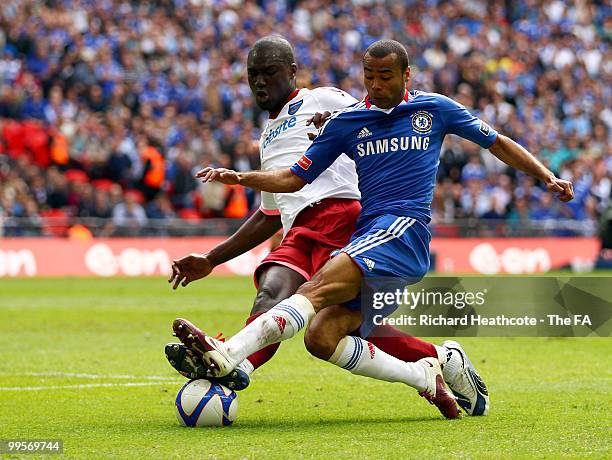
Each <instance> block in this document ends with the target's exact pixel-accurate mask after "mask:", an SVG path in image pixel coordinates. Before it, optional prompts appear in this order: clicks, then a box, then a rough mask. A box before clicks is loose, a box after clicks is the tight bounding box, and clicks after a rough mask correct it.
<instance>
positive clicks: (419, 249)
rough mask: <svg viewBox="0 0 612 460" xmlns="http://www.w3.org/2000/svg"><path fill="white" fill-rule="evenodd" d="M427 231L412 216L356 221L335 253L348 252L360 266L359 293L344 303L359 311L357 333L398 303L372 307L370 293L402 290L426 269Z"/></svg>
mask: <svg viewBox="0 0 612 460" xmlns="http://www.w3.org/2000/svg"><path fill="white" fill-rule="evenodd" d="M430 241H431V233H430V232H429V228H427V225H426V224H425V223H423V222H421V221H420V220H418V219H414V218H412V217H404V216H396V215H391V214H384V215H381V216H377V217H374V218H372V219H369V220H367V221H365V222H358V223H357V229H356V230H355V233H354V234H353V236H352V237H351V240H350V242H349V244H348V245H346V246H345V247H344V248H343V249H341V250H340V251H338V252H344V253H346V254H348V255H349V256H350V257H351V259H353V262H355V264H357V266H358V267H359V268H360V269H361V271H362V272H363V276H364V283H363V286H362V290H361V292H360V294H359V296H358V297H357V298H355V299H353V300H351V301H350V302H348V303H346V304H345V305H346V306H347V307H348V308H350V309H351V310H361V312H362V314H363V324H362V326H361V334H362V336H364V337H366V336H367V335H369V332H370V331H371V330H372V328H373V327H374V324H373V322H372V320H373V317H374V315H382V316H388V315H390V314H391V313H393V312H394V311H395V310H396V309H397V307H398V305H397V304H393V305H391V304H390V305H385V306H384V307H382V308H379V309H375V308H373V306H372V296H373V294H374V293H377V292H378V293H380V292H395V291H396V290H397V289H400V290H403V289H404V288H405V287H406V286H407V285H409V284H415V283H418V282H419V281H420V280H421V279H422V278H423V277H424V276H425V274H426V273H427V271H428V270H429V242H430Z"/></svg>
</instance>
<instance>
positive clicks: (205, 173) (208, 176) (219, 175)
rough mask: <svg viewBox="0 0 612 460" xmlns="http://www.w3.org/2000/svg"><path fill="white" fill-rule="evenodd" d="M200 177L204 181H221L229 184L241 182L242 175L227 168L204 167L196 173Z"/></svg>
mask: <svg viewBox="0 0 612 460" xmlns="http://www.w3.org/2000/svg"><path fill="white" fill-rule="evenodd" d="M196 177H197V178H198V179H202V182H220V183H222V184H227V185H236V184H239V183H240V177H239V176H238V173H237V172H236V171H233V170H231V169H226V168H211V167H207V168H204V169H202V170H200V171H198V172H197V173H196Z"/></svg>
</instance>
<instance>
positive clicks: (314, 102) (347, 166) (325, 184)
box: [259, 87, 361, 233]
mask: <svg viewBox="0 0 612 460" xmlns="http://www.w3.org/2000/svg"><path fill="white" fill-rule="evenodd" d="M356 102H357V100H356V99H355V98H354V97H352V96H351V95H349V94H348V93H345V92H344V91H342V90H339V89H337V88H330V87H326V88H316V89H313V90H309V89H305V88H302V89H300V90H299V92H298V93H297V95H296V96H294V97H293V98H292V99H291V100H290V101H288V102H287V103H286V104H285V106H284V107H283V108H282V110H281V111H280V112H279V114H278V116H277V117H276V118H270V119H268V122H267V123H266V126H265V128H264V130H263V132H262V134H261V139H260V140H259V155H260V159H261V169H262V170H264V171H273V170H277V169H286V168H290V167H291V166H293V165H294V164H295V163H296V162H297V161H298V160H299V159H300V158H301V157H302V155H303V154H304V152H306V150H308V147H310V144H312V141H311V140H310V139H308V133H314V134H317V130H316V128H315V127H314V126H313V125H310V126H306V121H308V119H310V118H312V116H313V115H314V114H315V113H317V112H325V111H326V110H327V111H330V112H333V111H335V110H340V109H344V108H345V107H348V106H349V105H352V104H354V103H356ZM325 198H351V199H356V200H358V199H360V198H361V196H360V194H359V189H358V188H357V173H356V171H355V163H354V162H353V161H352V160H350V159H349V158H348V157H347V156H346V155H340V156H339V157H338V158H337V159H336V161H335V162H334V163H333V164H332V165H331V166H330V167H329V168H328V169H326V170H325V171H324V172H323V173H322V174H321V175H320V176H319V177H318V178H317V180H316V181H314V182H312V183H311V184H307V185H305V186H304V188H302V189H301V190H299V191H297V192H295V193H268V192H261V207H260V209H261V211H262V212H263V213H265V214H280V216H281V221H282V223H283V231H284V233H287V232H288V231H289V229H290V228H291V226H292V225H293V221H294V220H295V218H296V217H297V215H298V214H299V213H300V211H302V210H303V209H304V208H305V207H306V206H308V205H310V204H312V203H315V202H317V201H320V200H322V199H325Z"/></svg>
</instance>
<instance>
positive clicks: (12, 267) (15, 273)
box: [0, 237, 599, 277]
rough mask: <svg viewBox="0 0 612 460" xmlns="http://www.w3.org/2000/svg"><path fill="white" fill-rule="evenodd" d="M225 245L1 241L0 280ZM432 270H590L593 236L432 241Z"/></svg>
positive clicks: (225, 270) (228, 268)
mask: <svg viewBox="0 0 612 460" xmlns="http://www.w3.org/2000/svg"><path fill="white" fill-rule="evenodd" d="M221 241H223V238H220V237H202V238H116V239H114V238H113V239H94V240H92V241H71V240H68V239H61V238H57V239H55V238H51V239H46V238H7V239H0V277H34V276H102V277H109V276H167V275H169V273H170V267H171V263H172V259H174V258H179V257H181V256H184V255H186V254H189V253H192V252H197V253H205V252H207V251H209V250H210V249H212V248H213V247H214V246H215V245H217V244H219V243H220V242H221ZM431 250H432V253H433V254H435V259H436V266H435V270H436V271H437V272H441V273H481V274H497V273H508V274H521V273H542V272H546V271H549V270H554V269H559V268H563V267H567V266H588V265H589V264H592V262H593V261H594V260H595V258H596V257H597V253H598V250H599V242H598V240H597V239H595V238H516V239H504V238H465V239H460V238H434V239H433V240H432V242H431ZM267 254H268V245H267V244H263V245H261V246H259V247H257V248H255V249H253V250H251V251H249V252H247V253H246V254H243V255H242V256H240V257H238V258H236V259H234V260H232V261H230V262H228V263H225V264H223V265H221V266H219V267H217V268H216V269H215V272H214V273H215V274H219V275H246V276H248V275H251V274H252V273H253V271H254V270H255V268H256V267H257V264H258V263H259V262H260V261H261V260H262V259H263V258H264V257H265V256H266V255H267Z"/></svg>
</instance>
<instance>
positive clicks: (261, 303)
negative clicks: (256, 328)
mask: <svg viewBox="0 0 612 460" xmlns="http://www.w3.org/2000/svg"><path fill="white" fill-rule="evenodd" d="M257 281H258V289H257V295H256V297H255V300H254V302H253V307H252V309H251V314H250V316H249V318H248V319H247V321H246V325H248V324H250V323H251V322H252V321H254V320H255V319H256V318H257V317H258V316H260V315H261V314H263V313H265V312H266V311H268V310H270V309H271V308H272V307H274V306H275V305H276V304H278V303H279V302H280V301H281V300H283V299H286V298H287V297H289V296H290V295H291V294H293V293H294V292H295V291H296V290H297V289H298V287H299V286H300V285H302V284H303V283H304V282H306V279H305V278H304V277H303V276H302V275H300V274H299V273H297V272H296V271H294V270H292V269H290V268H288V267H285V266H282V265H278V264H267V265H264V266H263V267H261V268H260V270H259V273H258V278H257ZM192 335H193V334H192ZM279 345H280V344H279V343H274V344H270V345H268V346H267V347H264V348H263V349H261V350H258V351H256V352H255V353H253V354H252V355H251V356H249V357H247V358H246V359H245V360H244V361H242V363H240V364H238V366H237V367H236V369H235V370H234V371H233V372H230V373H229V374H228V375H226V376H223V377H220V378H217V379H215V380H217V381H218V382H219V383H221V384H222V385H225V386H226V387H228V388H231V389H232V390H236V391H240V390H244V389H245V388H246V387H248V386H249V384H250V377H249V376H250V374H251V373H252V372H253V371H254V370H255V369H257V368H258V367H260V366H262V365H263V364H265V363H266V362H268V361H269V360H270V359H271V358H272V356H274V354H275V353H276V351H277V350H278V347H279ZM166 357H167V359H168V361H169V362H170V364H171V365H172V366H173V367H174V368H175V369H176V370H177V371H178V372H179V373H180V374H182V375H183V376H185V377H187V378H192V379H196V378H206V377H208V376H209V374H208V366H207V365H206V363H205V362H204V361H203V360H202V358H201V357H200V356H199V355H198V354H194V353H193V352H192V351H191V349H189V348H188V347H186V346H185V345H183V344H182V343H170V344H168V345H166Z"/></svg>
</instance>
